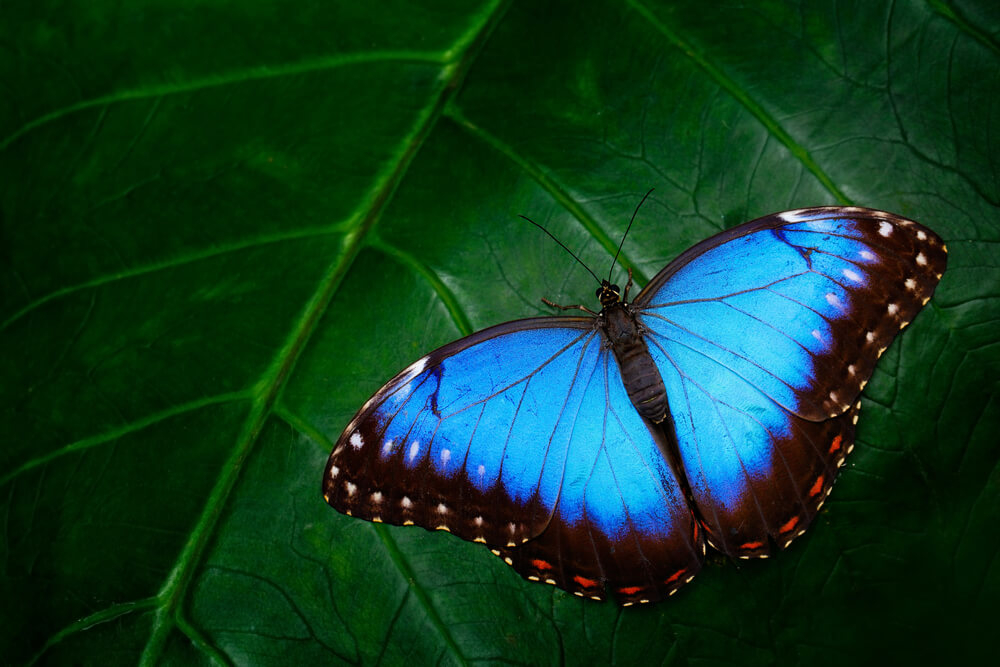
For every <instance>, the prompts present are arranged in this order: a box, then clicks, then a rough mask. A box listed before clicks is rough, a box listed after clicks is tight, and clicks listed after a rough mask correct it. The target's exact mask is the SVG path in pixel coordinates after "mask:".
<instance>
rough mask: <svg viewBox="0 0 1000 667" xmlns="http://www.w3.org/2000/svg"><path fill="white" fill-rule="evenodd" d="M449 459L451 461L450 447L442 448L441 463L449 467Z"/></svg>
mask: <svg viewBox="0 0 1000 667" xmlns="http://www.w3.org/2000/svg"><path fill="white" fill-rule="evenodd" d="M448 461H451V450H450V449H442V450H441V464H442V465H444V466H446V467H447V465H448Z"/></svg>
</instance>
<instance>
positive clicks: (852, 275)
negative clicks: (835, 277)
mask: <svg viewBox="0 0 1000 667" xmlns="http://www.w3.org/2000/svg"><path fill="white" fill-rule="evenodd" d="M844 275H845V276H846V277H847V278H848V279H849V280H853V281H854V282H856V283H860V282H861V276H860V275H859V274H858V272H857V271H852V270H851V269H844Z"/></svg>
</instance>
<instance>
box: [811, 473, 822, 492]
mask: <svg viewBox="0 0 1000 667" xmlns="http://www.w3.org/2000/svg"><path fill="white" fill-rule="evenodd" d="M822 490H823V475H820V476H819V477H817V478H816V483H815V484H813V485H812V488H811V489H809V497H810V498H812V497H813V496H815V495H816V494H817V493H819V492H820V491H822Z"/></svg>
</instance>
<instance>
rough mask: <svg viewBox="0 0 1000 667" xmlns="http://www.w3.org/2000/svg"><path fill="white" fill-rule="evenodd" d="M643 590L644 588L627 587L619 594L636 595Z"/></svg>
mask: <svg viewBox="0 0 1000 667" xmlns="http://www.w3.org/2000/svg"><path fill="white" fill-rule="evenodd" d="M641 590H642V586H626V587H625V588H619V589H618V592H619V593H621V594H622V595H635V594H636V593H638V592H639V591H641Z"/></svg>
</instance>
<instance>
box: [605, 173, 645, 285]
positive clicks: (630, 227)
mask: <svg viewBox="0 0 1000 667" xmlns="http://www.w3.org/2000/svg"><path fill="white" fill-rule="evenodd" d="M655 189H656V188H650V189H649V192H647V193H646V194H645V195H643V197H642V199H641V200H640V201H639V205H638V206H636V207H635V210H634V211H633V212H632V219H631V220H629V221H628V227H626V228H625V233H624V234H623V235H622V242H621V243H619V244H618V252H616V253H615V258H614V260H613V261H612V262H611V270H610V271H608V282H611V274H612V273H614V272H615V264H616V263H617V262H618V255H620V254H621V252H622V246H624V245H625V238H626V237H628V230H630V229H632V223H633V222H635V216H636V214H637V213H639V209H640V208H642V203H643V202H644V201H646V197H648V196H649V195H651V194H653V190H655Z"/></svg>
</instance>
